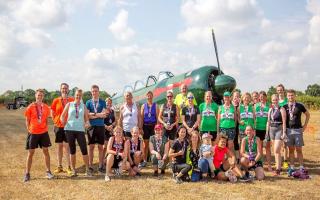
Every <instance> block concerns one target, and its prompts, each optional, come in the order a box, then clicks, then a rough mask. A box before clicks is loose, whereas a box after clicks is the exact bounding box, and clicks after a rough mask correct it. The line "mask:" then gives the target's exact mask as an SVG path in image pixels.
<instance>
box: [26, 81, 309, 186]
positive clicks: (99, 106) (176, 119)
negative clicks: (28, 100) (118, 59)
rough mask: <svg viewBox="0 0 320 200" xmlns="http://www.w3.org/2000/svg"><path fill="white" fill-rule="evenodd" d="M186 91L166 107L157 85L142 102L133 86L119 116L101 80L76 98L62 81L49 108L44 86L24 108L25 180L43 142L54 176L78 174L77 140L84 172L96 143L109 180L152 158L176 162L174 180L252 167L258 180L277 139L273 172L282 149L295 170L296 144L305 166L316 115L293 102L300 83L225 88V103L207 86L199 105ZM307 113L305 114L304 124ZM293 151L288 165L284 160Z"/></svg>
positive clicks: (137, 170) (164, 164)
mask: <svg viewBox="0 0 320 200" xmlns="http://www.w3.org/2000/svg"><path fill="white" fill-rule="evenodd" d="M180 90H181V93H180V94H178V95H176V97H174V94H173V92H172V91H171V90H168V91H167V92H166V102H165V103H164V104H163V105H161V106H160V105H157V103H155V102H154V101H153V93H152V92H151V91H148V92H147V94H146V99H147V101H146V103H144V104H142V105H141V106H139V105H138V104H137V103H136V102H134V101H133V96H132V93H131V92H125V94H124V103H123V105H122V106H121V107H120V112H119V117H116V114H115V111H114V110H113V105H112V99H111V98H107V99H106V100H102V99H100V98H99V87H98V86H97V85H93V86H92V87H91V94H92V99H89V100H88V101H87V102H85V103H84V102H83V101H82V93H83V92H82V90H81V89H77V90H76V91H75V95H74V97H69V96H68V93H69V86H68V84H66V83H62V84H61V85H60V92H61V96H60V97H58V98H56V99H54V100H53V102H52V104H51V107H49V106H48V105H47V104H45V103H44V102H43V98H44V91H43V90H41V89H38V90H37V91H36V94H35V97H36V101H35V102H34V103H32V104H30V105H29V106H28V108H27V109H26V111H25V117H26V127H27V130H28V137H27V141H26V149H27V150H28V157H27V163H26V171H25V176H24V181H25V182H27V181H29V180H30V169H31V164H32V158H33V154H34V152H35V149H36V148H38V147H40V148H42V150H43V153H44V156H45V163H46V168H47V169H46V176H47V178H48V179H52V178H53V177H54V175H53V174H57V173H62V172H66V173H67V174H68V175H69V176H71V177H75V176H77V169H76V141H77V143H78V145H79V147H80V150H81V153H82V157H83V162H84V164H85V166H86V171H85V174H86V176H93V174H94V172H95V169H94V165H93V163H94V162H93V160H94V149H95V146H96V145H97V146H98V160H99V162H98V167H97V172H98V173H101V174H105V181H111V178H112V177H113V176H120V175H121V174H122V173H123V171H127V172H128V174H129V176H141V170H142V169H143V168H144V167H146V165H147V164H148V161H150V164H151V165H152V168H153V175H154V176H160V175H163V174H165V170H166V168H171V169H172V174H173V179H174V181H175V182H176V183H182V182H183V181H189V180H191V181H200V180H202V181H205V182H207V181H208V180H210V179H218V180H229V181H232V182H235V181H237V180H240V181H244V182H245V181H249V180H251V179H252V178H253V177H252V174H250V173H249V171H250V170H253V171H254V176H255V178H256V179H257V180H262V179H264V176H265V174H264V169H263V160H264V157H265V158H266V161H267V166H268V170H269V171H272V170H273V169H272V166H271V144H272V147H273V151H274V157H275V169H274V175H275V176H277V175H280V173H281V166H282V157H281V150H282V149H283V150H284V162H283V163H284V164H283V165H284V166H283V167H284V168H286V167H288V173H289V174H290V173H292V172H293V171H294V170H295V169H294V152H295V151H296V152H297V157H298V160H299V164H300V170H304V166H303V154H302V146H303V145H304V142H303V132H304V130H305V129H306V127H307V124H308V121H309V118H310V114H309V112H308V111H307V109H306V108H305V107H304V105H303V104H301V103H298V102H296V101H295V91H294V90H287V97H285V90H284V87H283V85H281V84H280V85H279V86H277V93H278V94H274V95H272V97H271V103H269V102H267V95H266V93H265V92H264V91H261V92H259V93H257V92H254V93H252V94H250V93H244V94H243V95H242V96H241V97H240V93H239V92H238V91H233V93H232V94H231V93H230V92H229V91H226V92H224V94H223V103H222V105H220V106H219V105H217V104H216V103H215V102H214V101H213V100H212V92H211V91H206V92H205V95H204V102H203V103H201V104H200V105H199V106H197V101H196V99H195V96H194V95H193V93H192V92H188V88H187V86H186V85H185V84H182V85H181V88H180ZM302 113H304V114H305V115H306V119H305V122H304V124H302V122H301V115H302ZM50 116H51V117H52V119H53V122H54V133H55V143H57V157H58V166H57V168H56V169H55V170H54V173H51V170H50V155H49V151H48V147H50V146H51V141H50V137H49V134H48V118H49V117H50ZM117 118H118V119H117ZM86 135H87V138H86V137H85V136H86ZM263 143H265V149H266V154H265V156H264V154H263V146H264V145H263ZM87 144H88V145H87ZM87 146H88V147H89V149H88V147H87ZM288 152H289V155H287V153H288ZM63 154H64V155H65V156H66V158H67V159H66V161H67V162H66V163H67V165H68V166H67V167H66V168H64V167H63V166H62V158H63ZM288 158H289V160H290V166H286V162H287V160H288ZM287 165H288V164H287Z"/></svg>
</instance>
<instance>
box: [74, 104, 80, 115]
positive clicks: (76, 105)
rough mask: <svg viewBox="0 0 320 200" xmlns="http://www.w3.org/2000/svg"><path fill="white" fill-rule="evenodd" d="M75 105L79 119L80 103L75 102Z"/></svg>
mask: <svg viewBox="0 0 320 200" xmlns="http://www.w3.org/2000/svg"><path fill="white" fill-rule="evenodd" d="M78 106H79V108H78ZM74 107H75V109H76V119H78V118H79V109H80V105H78V104H77V103H75V104H74Z"/></svg>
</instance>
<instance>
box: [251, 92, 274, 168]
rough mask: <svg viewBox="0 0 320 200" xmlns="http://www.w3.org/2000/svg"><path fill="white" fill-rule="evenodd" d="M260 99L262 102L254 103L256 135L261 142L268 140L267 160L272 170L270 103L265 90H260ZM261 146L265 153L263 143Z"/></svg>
mask: <svg viewBox="0 0 320 200" xmlns="http://www.w3.org/2000/svg"><path fill="white" fill-rule="evenodd" d="M259 100H260V102H258V103H256V104H255V105H254V110H255V113H256V136H257V137H258V138H259V139H260V141H261V142H263V141H266V146H265V148H266V160H267V163H268V170H269V171H272V168H271V146H270V137H268V138H266V134H267V132H266V126H267V121H268V112H269V108H270V103H269V102H267V93H266V92H265V91H260V92H259ZM261 148H262V149H261V150H260V151H261V153H262V154H263V145H261Z"/></svg>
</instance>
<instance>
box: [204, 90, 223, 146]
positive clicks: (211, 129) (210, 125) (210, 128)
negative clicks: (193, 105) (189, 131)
mask: <svg viewBox="0 0 320 200" xmlns="http://www.w3.org/2000/svg"><path fill="white" fill-rule="evenodd" d="M204 101H205V102H203V103H202V104H200V106H199V111H200V134H201V136H202V135H203V134H204V133H208V134H210V135H211V142H212V145H214V143H215V140H216V138H217V115H218V109H219V108H218V105H217V104H216V103H215V102H212V92H211V91H206V93H205V94H204Z"/></svg>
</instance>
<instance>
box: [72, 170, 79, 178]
mask: <svg viewBox="0 0 320 200" xmlns="http://www.w3.org/2000/svg"><path fill="white" fill-rule="evenodd" d="M76 176H78V174H77V172H76V170H72V171H71V174H70V177H76Z"/></svg>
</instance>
